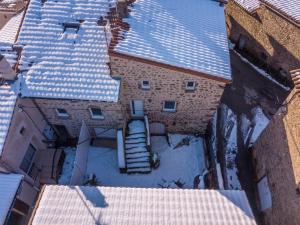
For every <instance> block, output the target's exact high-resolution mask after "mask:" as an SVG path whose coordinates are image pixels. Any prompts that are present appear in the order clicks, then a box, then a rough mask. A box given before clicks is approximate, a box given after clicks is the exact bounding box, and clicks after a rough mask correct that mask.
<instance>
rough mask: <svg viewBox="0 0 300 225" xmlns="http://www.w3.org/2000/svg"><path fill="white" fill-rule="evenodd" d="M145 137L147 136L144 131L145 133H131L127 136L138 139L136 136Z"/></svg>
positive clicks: (127, 138)
mask: <svg viewBox="0 0 300 225" xmlns="http://www.w3.org/2000/svg"><path fill="white" fill-rule="evenodd" d="M145 137H146V134H145V132H143V133H140V134H131V135H128V136H127V137H126V140H129V139H136V138H145Z"/></svg>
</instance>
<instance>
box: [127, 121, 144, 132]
mask: <svg viewBox="0 0 300 225" xmlns="http://www.w3.org/2000/svg"><path fill="white" fill-rule="evenodd" d="M128 131H129V134H136V133H142V132H145V131H146V127H145V124H144V121H142V120H133V121H132V122H130V123H129V124H128Z"/></svg>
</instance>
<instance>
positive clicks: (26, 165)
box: [20, 144, 36, 173]
mask: <svg viewBox="0 0 300 225" xmlns="http://www.w3.org/2000/svg"><path fill="white" fill-rule="evenodd" d="M35 153H36V149H35V147H34V146H33V145H32V144H30V145H29V147H28V149H27V151H26V153H25V156H24V158H23V160H22V163H21V165H20V168H21V170H23V171H24V172H25V173H29V171H30V169H31V166H32V162H33V159H34V156H35Z"/></svg>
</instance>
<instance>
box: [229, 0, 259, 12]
mask: <svg viewBox="0 0 300 225" xmlns="http://www.w3.org/2000/svg"><path fill="white" fill-rule="evenodd" d="M234 1H235V2H236V3H237V4H239V5H240V6H241V7H242V8H244V9H245V10H247V11H248V12H250V13H251V12H254V11H255V10H256V9H258V8H259V6H260V0H234Z"/></svg>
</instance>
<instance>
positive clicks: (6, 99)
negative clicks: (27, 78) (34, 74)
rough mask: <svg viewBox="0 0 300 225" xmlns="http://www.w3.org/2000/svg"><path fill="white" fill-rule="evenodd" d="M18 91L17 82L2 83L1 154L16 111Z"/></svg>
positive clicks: (0, 111)
mask: <svg viewBox="0 0 300 225" xmlns="http://www.w3.org/2000/svg"><path fill="white" fill-rule="evenodd" d="M17 91H18V90H17V83H15V84H14V85H5V84H4V85H0V155H1V153H2V150H3V146H4V142H5V139H6V136H7V133H8V129H9V126H10V122H11V118H12V115H13V112H14V108H15V103H16V100H17Z"/></svg>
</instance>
